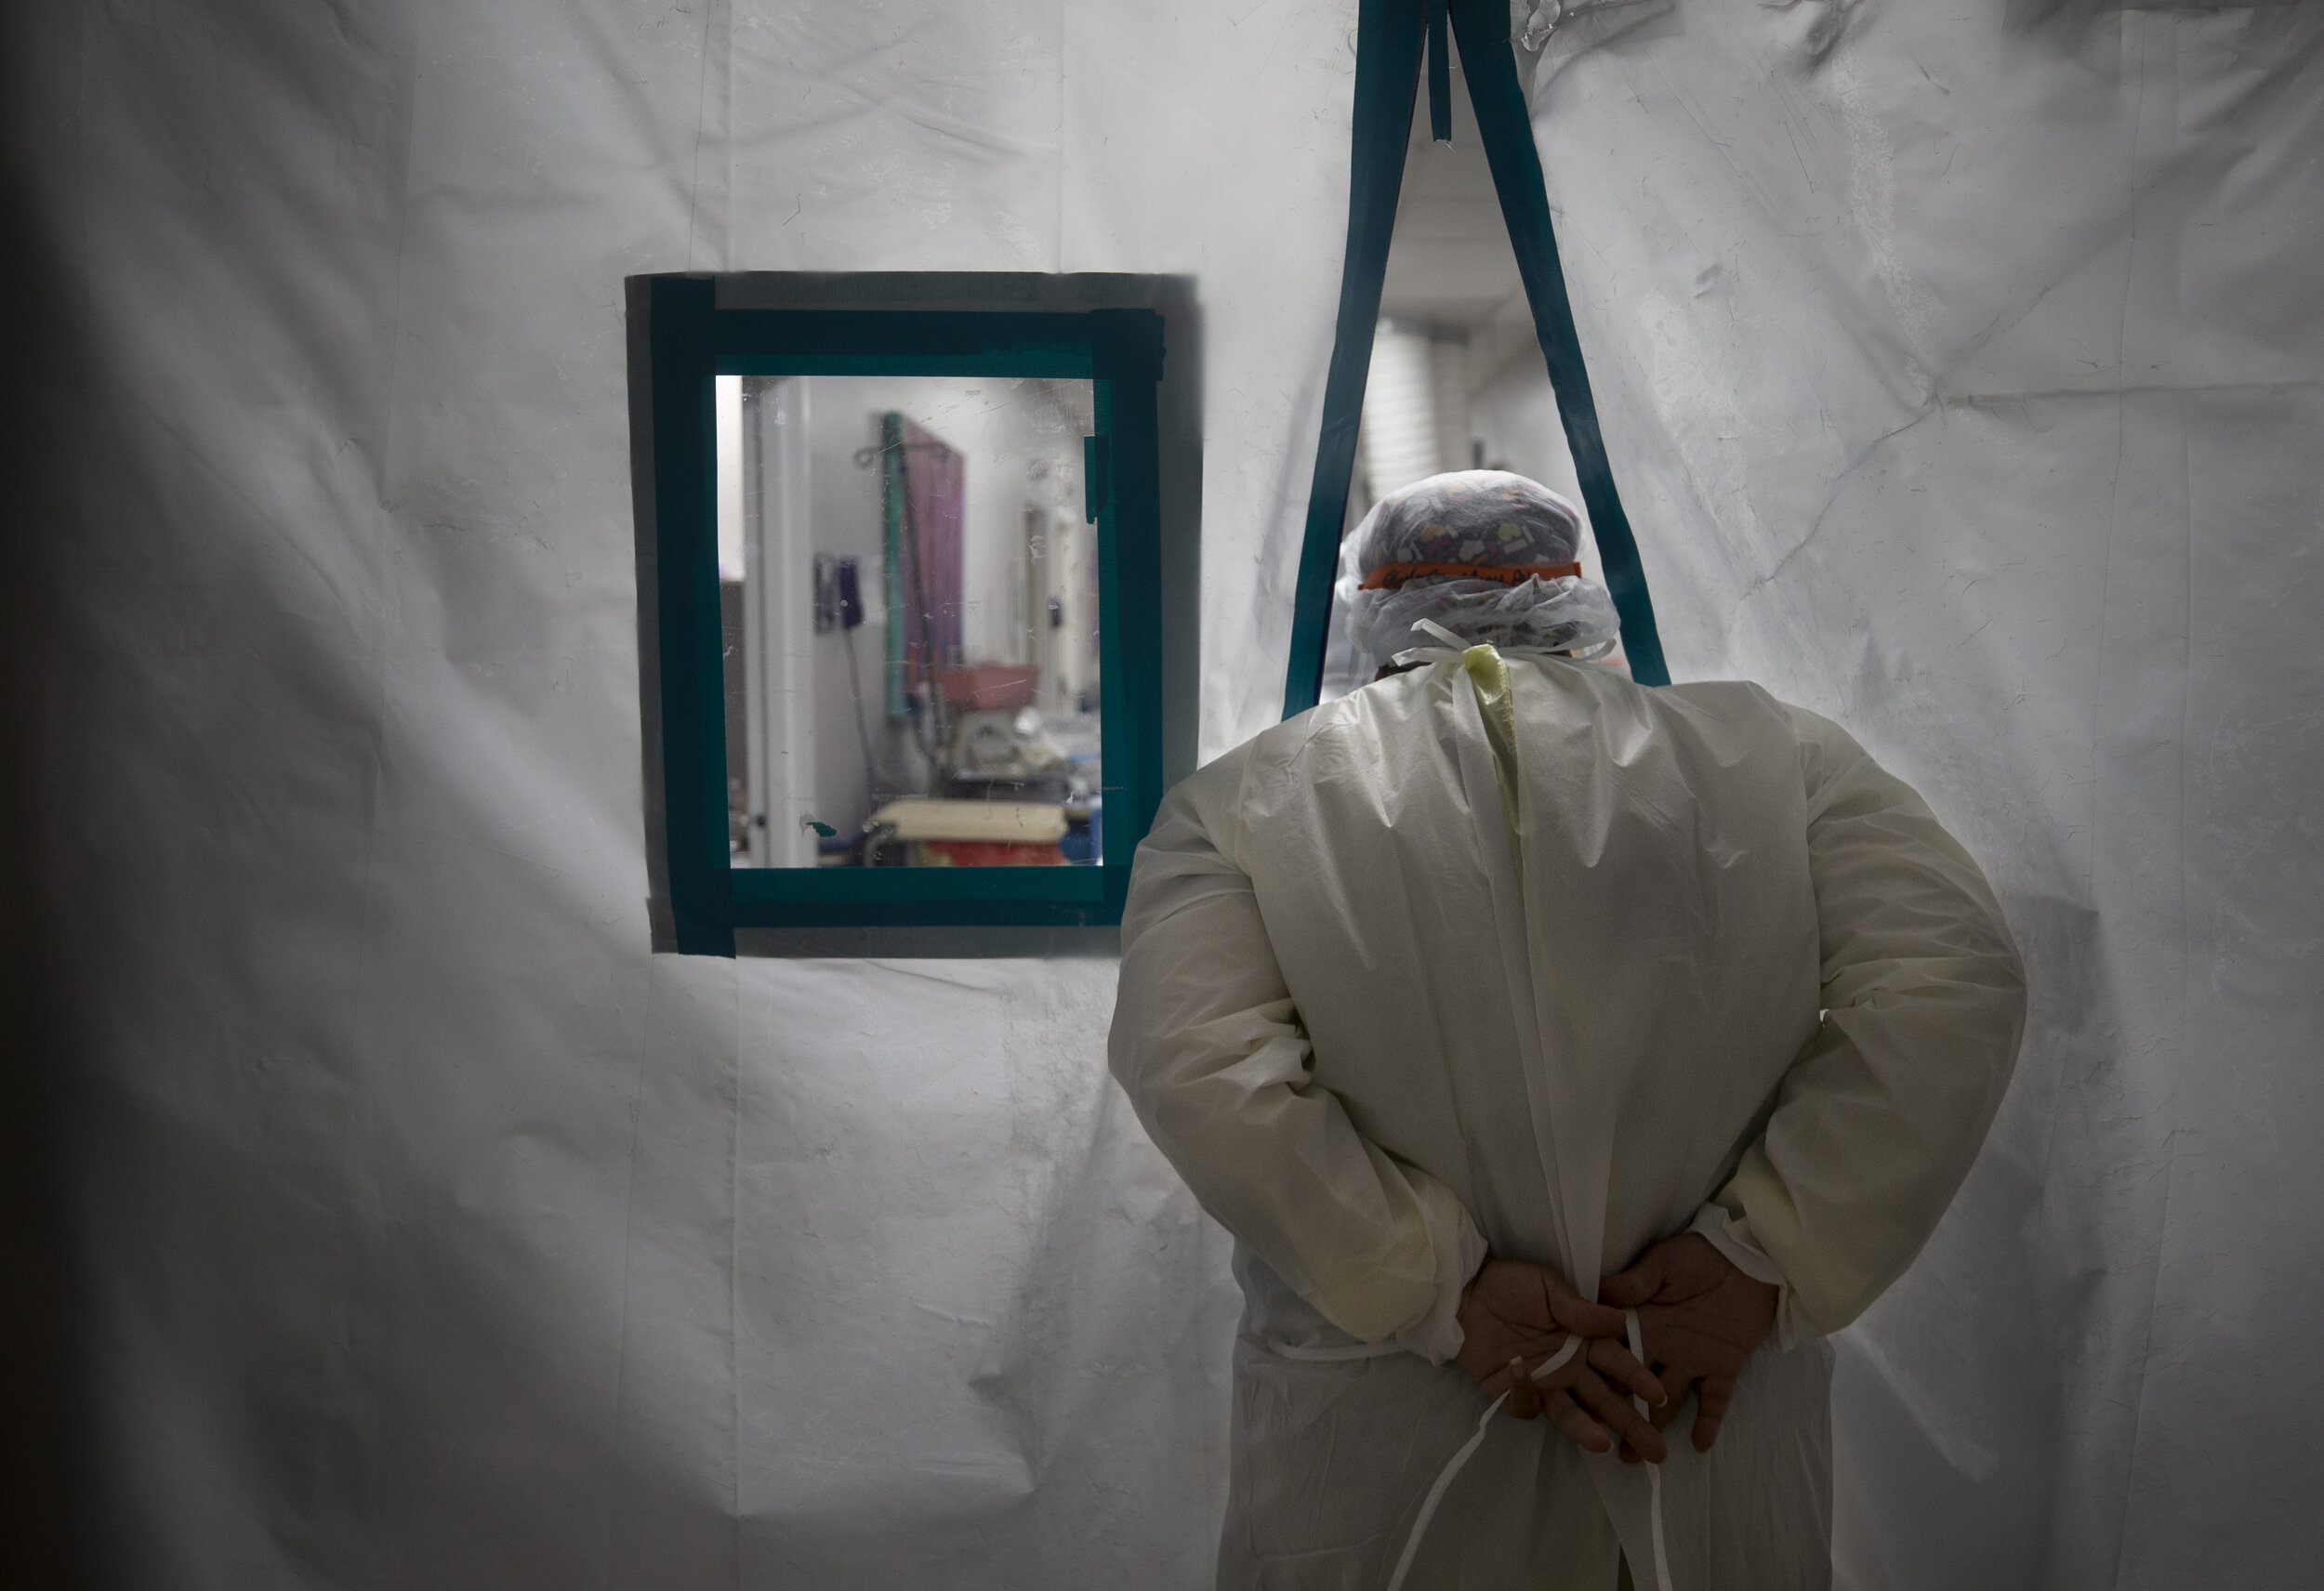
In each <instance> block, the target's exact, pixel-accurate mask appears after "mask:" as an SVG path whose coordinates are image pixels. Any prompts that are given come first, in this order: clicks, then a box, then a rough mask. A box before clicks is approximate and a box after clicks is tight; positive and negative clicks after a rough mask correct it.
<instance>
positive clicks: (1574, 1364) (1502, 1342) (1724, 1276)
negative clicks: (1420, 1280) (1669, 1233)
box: [1459, 1232, 1780, 1464]
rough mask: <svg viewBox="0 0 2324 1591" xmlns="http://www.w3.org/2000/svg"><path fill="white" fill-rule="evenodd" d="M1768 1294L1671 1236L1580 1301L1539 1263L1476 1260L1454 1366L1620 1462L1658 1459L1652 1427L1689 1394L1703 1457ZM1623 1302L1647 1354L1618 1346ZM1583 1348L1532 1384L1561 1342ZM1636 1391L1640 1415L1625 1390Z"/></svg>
mask: <svg viewBox="0 0 2324 1591" xmlns="http://www.w3.org/2000/svg"><path fill="white" fill-rule="evenodd" d="M1598 1296H1599V1300H1600V1301H1599V1302H1597V1303H1591V1301H1590V1300H1589V1299H1587V1298H1584V1297H1583V1296H1582V1295H1580V1294H1578V1293H1577V1292H1575V1291H1574V1289H1573V1288H1572V1287H1571V1286H1570V1285H1568V1284H1567V1282H1566V1281H1565V1278H1564V1277H1562V1276H1560V1275H1559V1274H1558V1273H1557V1272H1556V1271H1554V1270H1552V1269H1549V1268H1548V1267H1546V1266H1540V1265H1533V1264H1530V1263H1528V1262H1526V1261H1525V1260H1520V1259H1499V1258H1495V1257H1492V1256H1487V1257H1486V1261H1485V1263H1484V1264H1483V1265H1481V1266H1479V1267H1478V1268H1477V1273H1476V1275H1475V1276H1473V1277H1472V1278H1471V1279H1470V1281H1469V1284H1468V1286H1467V1287H1466V1288H1465V1289H1463V1291H1462V1293H1461V1297H1460V1317H1459V1318H1460V1328H1461V1333H1462V1342H1461V1348H1460V1367H1461V1368H1462V1369H1463V1370H1465V1371H1467V1372H1468V1373H1469V1375H1470V1377H1471V1378H1472V1380H1474V1381H1475V1382H1476V1384H1477V1386H1478V1387H1481V1388H1482V1389H1483V1390H1484V1391H1485V1392H1486V1394H1487V1395H1489V1396H1499V1394H1500V1393H1502V1392H1504V1391H1505V1392H1508V1393H1509V1394H1510V1399H1509V1412H1510V1413H1512V1414H1513V1415H1515V1416H1516V1417H1517V1418H1519V1419H1521V1420H1526V1419H1535V1418H1544V1417H1546V1418H1547V1419H1548V1420H1549V1422H1550V1424H1551V1425H1552V1426H1553V1427H1556V1428H1557V1430H1559V1431H1560V1432H1561V1433H1563V1434H1564V1435H1565V1436H1566V1437H1567V1438H1569V1439H1571V1440H1573V1441H1574V1442H1575V1443H1577V1444H1578V1446H1580V1447H1581V1448H1583V1449H1584V1450H1586V1451H1588V1452H1590V1453H1607V1452H1611V1451H1616V1450H1617V1449H1618V1451H1619V1453H1620V1454H1621V1456H1622V1458H1623V1459H1624V1461H1626V1462H1629V1463H1633V1464H1634V1463H1636V1462H1637V1461H1638V1460H1640V1459H1642V1458H1643V1459H1645V1460H1647V1461H1648V1462H1650V1463H1654V1464H1659V1463H1661V1462H1662V1461H1663V1460H1664V1459H1665V1458H1667V1457H1668V1456H1669V1449H1668V1448H1667V1447H1666V1445H1665V1444H1664V1441H1663V1439H1662V1432H1663V1429H1664V1428H1665V1427H1668V1426H1669V1425H1670V1422H1671V1420H1673V1419H1674V1418H1676V1417H1677V1415H1678V1412H1679V1410H1680V1408H1681V1407H1682V1406H1683V1405H1684V1403H1685V1401H1686V1400H1687V1399H1688V1398H1689V1397H1690V1396H1692V1397H1693V1398H1694V1399H1695V1401H1696V1405H1697V1407H1696V1413H1695V1428H1694V1441H1695V1451H1696V1452H1697V1453H1709V1452H1710V1447H1711V1444H1712V1443H1713V1442H1715V1441H1717V1440H1719V1427H1720V1425H1721V1423H1722V1422H1723V1420H1724V1419H1725V1418H1726V1413H1727V1407H1728V1405H1729V1404H1730V1403H1731V1402H1732V1401H1733V1400H1734V1397H1735V1386H1736V1377H1738V1376H1739V1375H1740V1374H1742V1372H1743V1367H1744V1365H1745V1363H1746V1362H1748V1361H1750V1356H1751V1354H1752V1352H1753V1350H1754V1349H1756V1348H1758V1347H1759V1345H1760V1344H1761V1343H1762V1342H1763V1341H1764V1340H1765V1338H1766V1336H1767V1333H1768V1331H1769V1330H1770V1329H1771V1328H1772V1327H1773V1326H1774V1325H1775V1321H1776V1301H1777V1299H1778V1298H1779V1297H1780V1294H1779V1293H1778V1291H1777V1290H1776V1288H1774V1287H1771V1286H1769V1285H1768V1284H1767V1283H1765V1282H1759V1281H1756V1280H1754V1279H1753V1278H1751V1277H1750V1276H1747V1275H1745V1274H1744V1273H1743V1272H1742V1271H1741V1270H1738V1269H1736V1267H1735V1266H1734V1265H1733V1264H1731V1263H1730V1262H1729V1261H1728V1259H1727V1258H1726V1256H1724V1255H1722V1254H1721V1253H1720V1252H1719V1251H1718V1250H1717V1249H1716V1248H1713V1247H1712V1246H1711V1245H1710V1242H1709V1241H1708V1240H1707V1239H1705V1238H1703V1237H1701V1236H1699V1235H1698V1234H1697V1233H1694V1232H1682V1233H1681V1234H1680V1235H1678V1236H1677V1237H1674V1238H1665V1239H1664V1240H1662V1241H1661V1242H1660V1243H1655V1244H1653V1245H1651V1246H1650V1247H1648V1248H1647V1249H1646V1251H1645V1252H1644V1254H1642V1255H1640V1256H1638V1259H1637V1262H1636V1263H1635V1264H1633V1265H1631V1267H1630V1268H1629V1269H1626V1270H1620V1271H1617V1272H1616V1273H1615V1274H1613V1275H1611V1276H1608V1277H1606V1278H1605V1279H1604V1281H1603V1282H1600V1283H1599V1288H1598ZM1625 1309H1636V1310H1637V1311H1638V1324H1639V1334H1640V1337H1641V1339H1642V1342H1643V1345H1644V1348H1645V1354H1646V1361H1645V1362H1644V1363H1641V1362H1640V1361H1639V1360H1638V1359H1637V1358H1636V1357H1635V1356H1634V1355H1632V1354H1631V1351H1630V1348H1629V1347H1628V1346H1627V1340H1626V1339H1627V1335H1628V1322H1627V1321H1625V1320H1624V1318H1623V1311H1624V1310H1625ZM1567 1335H1578V1336H1580V1337H1582V1338H1584V1339H1585V1344H1586V1346H1585V1349H1584V1351H1582V1352H1580V1353H1577V1354H1574V1355H1572V1356H1571V1357H1570V1358H1568V1359H1567V1360H1566V1361H1565V1362H1564V1363H1563V1364H1561V1365H1559V1366H1558V1367H1557V1368H1556V1369H1555V1370H1553V1371H1552V1372H1550V1373H1549V1374H1547V1375H1545V1376H1543V1377H1541V1378H1540V1379H1539V1380H1536V1379H1535V1378H1534V1375H1533V1372H1534V1371H1535V1370H1537V1369H1538V1367H1539V1366H1540V1365H1541V1364H1542V1363H1543V1362H1544V1361H1547V1360H1549V1359H1551V1358H1552V1357H1553V1356H1554V1355H1555V1354H1556V1353H1557V1351H1558V1350H1559V1349H1560V1348H1564V1347H1565V1339H1566V1337H1567ZM1633 1394H1634V1395H1635V1396H1636V1397H1638V1398H1641V1399H1644V1400H1645V1403H1646V1410H1645V1412H1644V1413H1641V1412H1640V1411H1639V1409H1638V1406H1637V1405H1636V1404H1635V1403H1634V1402H1632V1401H1631V1395H1633Z"/></svg>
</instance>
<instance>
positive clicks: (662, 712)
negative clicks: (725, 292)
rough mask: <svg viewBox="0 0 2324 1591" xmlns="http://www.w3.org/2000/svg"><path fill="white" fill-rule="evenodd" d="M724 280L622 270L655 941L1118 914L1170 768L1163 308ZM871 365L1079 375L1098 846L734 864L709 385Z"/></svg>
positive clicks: (686, 947)
mask: <svg viewBox="0 0 2324 1591" xmlns="http://www.w3.org/2000/svg"><path fill="white" fill-rule="evenodd" d="M718 280H719V279H717V278H714V277H710V276H705V275H696V274H682V275H681V274H668V275H652V276H638V277H631V278H630V279H629V280H628V283H627V289H628V293H627V301H628V313H629V355H630V371H629V388H630V444H631V473H632V478H633V479H632V486H633V497H634V502H635V507H636V512H637V518H638V526H637V530H638V568H639V618H640V652H641V655H640V706H641V710H642V713H643V717H644V725H645V731H646V732H645V740H646V743H645V747H644V752H645V762H646V782H647V791H646V820H647V843H648V851H649V874H650V878H651V885H652V888H653V894H654V901H653V905H654V908H655V915H656V940H657V945H659V947H660V948H667V949H672V950H676V951H677V952H679V953H683V954H700V955H725V956H731V955H733V954H734V953H735V948H736V946H735V934H736V930H738V929H754V928H769V929H787V928H858V927H1081V926H1091V925H1103V924H1114V923H1118V922H1119V921H1120V920H1121V911H1122V902H1123V901H1124V899H1125V898H1126V896H1127V894H1128V892H1129V863H1130V857H1131V855H1132V853H1133V852H1134V851H1135V850H1136V848H1137V845H1138V842H1139V841H1140V840H1141V839H1142V838H1143V837H1144V836H1145V833H1146V830H1147V829H1148V827H1149V826H1151V824H1152V823H1153V821H1154V814H1155V809H1156V808H1157V807H1159V806H1160V804H1161V799H1162V794H1163V788H1164V757H1163V744H1164V726H1163V700H1162V684H1161V682H1162V677H1163V669H1162V667H1161V664H1160V661H1159V660H1160V657H1161V652H1162V647H1163V618H1164V615H1163V603H1162V586H1163V578H1162V574H1163V568H1162V566H1163V561H1164V548H1163V520H1162V515H1161V497H1162V486H1161V469H1160V452H1159V447H1158V440H1157V439H1158V420H1157V409H1156V401H1157V388H1158V387H1159V384H1160V382H1161V377H1162V363H1163V345H1164V318H1163V317H1162V316H1161V315H1160V314H1158V313H1156V312H1155V310H1154V309H1144V308H1101V309H1087V310H1081V311H1075V312H1059V311H1054V310H1041V309H1035V310H1023V311H1018V310H966V309H822V308H815V309H790V308H784V309H762V308H740V309H738V308H726V307H721V305H720V302H719V296H718V292H717V285H718ZM947 280H951V281H958V280H962V279H959V278H949V279H947ZM720 375H968V376H1026V377H1050V378H1053V379H1061V380H1080V381H1088V382H1089V383H1090V384H1091V386H1092V389H1093V393H1094V398H1095V405H1094V407H1095V414H1096V427H1095V428H1096V436H1097V440H1096V441H1095V442H1094V443H1093V444H1091V451H1092V454H1093V456H1094V455H1102V456H1103V458H1104V460H1105V466H1106V467H1105V471H1104V480H1103V482H1102V483H1097V484H1096V485H1095V486H1093V490H1092V492H1091V502H1090V504H1089V506H1090V507H1091V508H1092V509H1094V514H1093V517H1094V519H1096V521H1097V527H1098V610H1099V616H1098V642H1099V680H1100V684H1099V693H1100V708H1101V712H1102V715H1103V719H1102V721H1103V730H1102V733H1103V744H1104V753H1103V756H1104V768H1105V784H1104V787H1103V788H1104V795H1105V815H1106V822H1105V826H1104V830H1103V847H1104V851H1103V860H1102V861H1100V862H1099V863H1098V864H1097V865H1094V866H1079V867H1013V868H1012V867H981V868H737V867H734V866H733V865H732V863H731V861H730V856H729V848H728V839H727V789H726V766H727V764H726V720H725V712H724V705H723V703H724V699H725V689H726V686H725V674H724V649H723V640H722V636H721V631H720V614H719V587H718V529H717V494H716V488H715V479H716V468H717V464H716V458H715V456H714V448H715V434H716V426H715V421H714V418H713V409H712V405H713V401H714V400H713V397H712V391H713V387H712V383H713V380H714V378H715V377H717V376H720ZM801 599H802V600H803V599H804V598H803V596H802V598H801ZM663 940H667V943H663V942H662V941H663Z"/></svg>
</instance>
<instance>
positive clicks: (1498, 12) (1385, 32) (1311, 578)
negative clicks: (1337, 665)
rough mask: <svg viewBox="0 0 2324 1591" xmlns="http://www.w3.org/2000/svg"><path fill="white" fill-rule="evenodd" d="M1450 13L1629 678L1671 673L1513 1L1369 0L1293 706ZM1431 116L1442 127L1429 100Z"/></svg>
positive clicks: (1302, 706)
mask: <svg viewBox="0 0 2324 1591" xmlns="http://www.w3.org/2000/svg"><path fill="white" fill-rule="evenodd" d="M1446 21H1449V23H1450V30H1449V31H1450V32H1451V33H1452V35H1453V37H1454V39H1455V40H1456V41H1457V42H1458V43H1459V48H1460V62H1461V66H1462V67H1463V69H1464V75H1465V76H1466V77H1467V79H1468V84H1469V100H1470V103H1471V104H1472V105H1473V106H1474V107H1475V109H1476V113H1477V128H1478V131H1479V133H1480V135H1481V136H1482V138H1483V141H1484V144H1485V157H1486V164H1487V165H1489V166H1490V167H1491V168H1492V172H1493V188H1494V191H1495V192H1496V194H1497V195H1498V196H1499V200H1500V205H1501V219H1502V221H1503V222H1504V223H1505V224H1506V225H1507V226H1508V228H1509V242H1510V246H1511V247H1512V250H1513V251H1514V252H1515V254H1516V256H1517V272H1518V275H1519V277H1520V278H1521V279H1522V280H1523V282H1524V283H1525V301H1526V303H1527V305H1528V306H1530V308H1531V309H1532V310H1533V325H1534V335H1535V336H1536V338H1537V340H1538V342H1539V343H1540V345H1541V354H1542V359H1543V361H1544V362H1546V364H1547V365H1548V368H1549V375H1550V385H1551V387H1552V388H1553V389H1554V390H1555V392H1556V394H1557V409H1558V416H1559V419H1560V420H1561V421H1562V422H1563V424H1564V426H1565V445H1566V448H1567V451H1568V452H1570V453H1571V454H1573V459H1574V473H1575V475H1576V476H1577V477H1578V479H1579V480H1580V482H1581V495H1582V502H1583V504H1584V505H1585V506H1587V507H1588V508H1589V510H1590V529H1591V535H1592V536H1593V537H1594V538H1595V540H1596V542H1597V545H1598V561H1599V564H1600V566H1601V567H1602V568H1603V569H1604V572H1605V584H1606V589H1607V591H1608V593H1609V594H1611V595H1612V597H1613V598H1614V607H1615V611H1617V612H1618V614H1619V615H1620V616H1621V621H1622V651H1623V654H1624V656H1626V657H1627V658H1628V659H1629V660H1630V668H1631V678H1633V679H1635V680H1637V681H1638V682H1639V683H1640V684H1641V685H1668V684H1669V683H1670V667H1669V665H1668V664H1666V662H1665V661H1664V658H1663V653H1662V635H1661V631H1660V629H1659V628H1658V627H1657V625H1656V622H1655V611H1654V598H1653V597H1652V595H1651V594H1650V593H1649V592H1648V591H1647V589H1646V572H1645V569H1644V565H1643V564H1642V563H1641V561H1640V559H1639V555H1638V541H1637V538H1636V536H1634V535H1633V534H1632V533H1631V524H1630V516H1629V515H1628V514H1627V513H1625V512H1624V511H1623V508H1622V497H1621V493H1619V492H1618V490H1617V489H1616V487H1615V484H1614V471H1613V467H1612V466H1611V465H1610V464H1609V463H1608V462H1607V459H1606V454H1605V440H1604V437H1603V436H1602V435H1601V434H1600V433H1599V429H1598V406H1597V400H1596V398H1595V397H1594V396H1593V394H1592V393H1591V389H1590V372H1589V368H1588V367H1587V366H1586V365H1585V364H1584V363H1583V362H1582V356H1581V338H1580V335H1579V333H1578V332H1577V331H1576V330H1575V327H1574V310H1573V305H1572V302H1571V301H1570V300H1569V299H1568V298H1567V296H1566V294H1565V270H1564V268H1563V267H1562V266H1561V265H1560V263H1559V261H1558V253H1557V233H1556V229H1555V228H1554V227H1553V226H1552V223H1551V219H1550V199H1549V188H1548V184H1547V182H1546V181H1545V180H1544V178H1543V177H1542V174H1541V156H1540V151H1538V150H1537V149H1535V148H1534V143H1533V118H1532V115H1531V113H1530V112H1528V110H1527V109H1526V106H1525V90H1524V88H1523V87H1522V86H1521V85H1519V83H1518V81H1517V59H1516V53H1515V51H1514V49H1513V48H1512V45H1511V42H1510V37H1509V22H1510V14H1509V7H1508V5H1507V0H1362V3H1361V5H1360V6H1359V7H1358V9H1357V13H1356V35H1355V39H1356V42H1355V113H1354V119H1353V134H1352V149H1351V161H1350V169H1349V181H1348V243H1347V252H1346V255H1345V256H1344V257H1343V260H1342V263H1341V266H1340V314H1339V321H1338V323H1337V326H1336V328H1335V332H1334V335H1333V340H1332V348H1331V366H1330V370H1329V372H1328V374H1327V375H1326V377H1325V381H1324V415H1323V427H1322V430H1321V433H1320V434H1319V436H1318V438H1317V440H1316V446H1315V474H1314V480H1313V482H1312V484H1311V485H1310V487H1309V490H1308V499H1307V527H1306V532H1305V533H1304V535H1303V536H1302V537H1301V545H1300V567H1299V575H1298V580H1297V584H1296V585H1295V586H1294V587H1293V595H1292V599H1291V600H1292V608H1291V653H1290V659H1289V663H1288V665H1287V670H1286V673H1285V677H1284V686H1283V716H1284V717H1287V718H1290V717H1297V716H1298V715H1300V714H1301V713H1303V712H1306V711H1307V710H1308V709H1309V708H1311V707H1313V706H1314V705H1315V703H1316V701H1317V700H1318V698H1319V697H1320V696H1321V694H1322V687H1323V675H1324V650H1325V645H1326V643H1327V640H1328V638H1329V635H1330V628H1331V601H1332V593H1331V585H1332V578H1333V576H1334V575H1335V574H1336V573H1337V572H1338V570H1339V563H1340V532H1341V530H1342V529H1343V528H1344V527H1345V525H1346V523H1347V510H1348V488H1349V486H1350V484H1351V482H1352V481H1353V477H1354V472H1355V434H1356V423H1357V421H1358V420H1359V419H1360V418H1361V417H1362V415H1363V410H1364V386H1365V381H1366V378H1367V376H1368V375H1369V374H1370V368H1371V360H1372V337H1373V334H1374V332H1375V331H1376V330H1377V328H1378V326H1379V324H1380V287H1381V283H1382V282H1383V280H1384V279H1385V277H1386V275H1387V270H1388V245H1389V243H1390V240H1391V239H1392V237H1393V234H1394V231H1395V225H1396V200H1397V196H1398V194H1399V192H1400V191H1401V189H1402V187H1403V184H1404V160H1405V151H1406V149H1407V148H1408V147H1409V145H1410V142H1411V138H1412V115H1413V106H1414V101H1415V99H1416V97H1417V95H1418V93H1419V82H1420V69H1421V57H1422V54H1423V48H1422V46H1423V42H1424V41H1425V42H1426V43H1427V45H1428V46H1429V49H1430V51H1431V52H1433V55H1434V58H1435V59H1433V61H1432V62H1431V71H1430V77H1431V80H1432V81H1431V94H1432V99H1433V98H1434V97H1435V95H1436V94H1437V92H1438V89H1437V80H1438V79H1439V78H1440V77H1443V78H1447V79H1448V78H1449V75H1450V73H1449V70H1448V68H1449V62H1447V61H1446V60H1445V59H1444V57H1443V49H1444V35H1445V33H1446V26H1445V23H1446ZM1430 119H1431V121H1432V123H1434V124H1437V125H1442V122H1443V119H1442V118H1439V117H1438V115H1437V114H1436V112H1435V111H1434V108H1433V106H1432V110H1431V118H1430Z"/></svg>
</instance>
